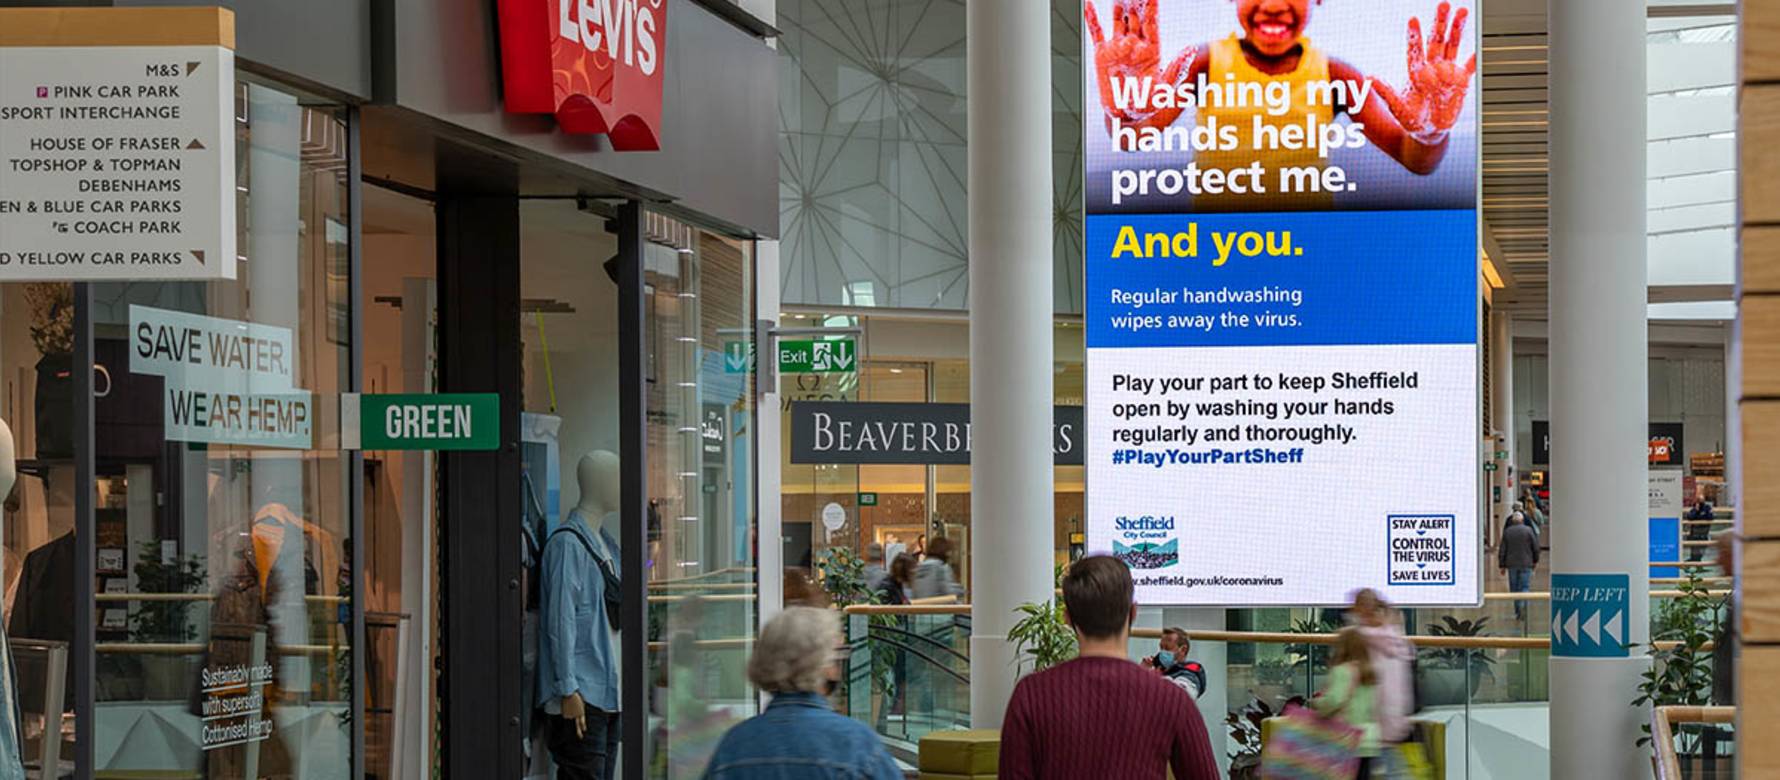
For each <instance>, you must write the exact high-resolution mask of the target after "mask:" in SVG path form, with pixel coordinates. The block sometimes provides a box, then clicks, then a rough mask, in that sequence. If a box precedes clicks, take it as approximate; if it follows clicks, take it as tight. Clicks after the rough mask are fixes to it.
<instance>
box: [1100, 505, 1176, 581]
mask: <svg viewBox="0 0 1780 780" xmlns="http://www.w3.org/2000/svg"><path fill="white" fill-rule="evenodd" d="M1113 531H1114V533H1115V534H1116V535H1117V538H1116V539H1114V540H1113V557H1114V558H1117V559H1119V560H1121V561H1124V562H1125V565H1127V566H1130V567H1131V568H1133V569H1162V568H1166V567H1169V566H1173V565H1175V564H1177V563H1180V539H1178V538H1175V536H1174V516H1173V515H1169V516H1167V517H1159V516H1156V515H1144V516H1142V517H1126V516H1123V515H1121V516H1120V517H1119V518H1118V519H1117V520H1114V521H1113ZM1164 540H1166V541H1164Z"/></svg>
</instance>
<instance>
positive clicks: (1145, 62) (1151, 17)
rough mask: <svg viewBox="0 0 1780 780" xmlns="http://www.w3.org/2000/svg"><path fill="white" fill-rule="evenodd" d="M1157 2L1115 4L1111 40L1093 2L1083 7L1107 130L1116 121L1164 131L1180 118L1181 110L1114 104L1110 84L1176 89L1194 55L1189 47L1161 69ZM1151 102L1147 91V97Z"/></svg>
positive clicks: (1126, 0)
mask: <svg viewBox="0 0 1780 780" xmlns="http://www.w3.org/2000/svg"><path fill="white" fill-rule="evenodd" d="M1156 2H1157V0H1113V5H1112V27H1113V34H1112V37H1111V38H1107V37H1106V34H1105V32H1104V31H1103V30H1102V29H1101V27H1100V15H1099V13H1097V12H1096V11H1095V10H1094V5H1093V3H1084V4H1083V5H1082V14H1083V16H1084V17H1085V21H1086V24H1087V25H1088V39H1089V40H1090V41H1092V42H1093V44H1094V75H1095V77H1096V78H1098V79H1099V81H1100V83H1099V92H1100V106H1101V108H1102V109H1103V110H1104V111H1105V112H1106V118H1107V123H1108V124H1107V128H1108V130H1109V131H1110V130H1111V127H1112V124H1111V123H1112V121H1113V120H1117V121H1118V122H1119V123H1120V124H1121V125H1124V126H1127V127H1132V126H1147V127H1162V126H1165V125H1167V124H1169V123H1171V122H1173V121H1174V120H1175V119H1176V118H1177V117H1179V116H1180V109H1178V108H1163V109H1156V108H1153V107H1151V106H1149V105H1135V104H1129V105H1126V106H1124V107H1120V106H1119V105H1118V104H1117V102H1115V101H1114V98H1113V96H1114V90H1113V89H1112V88H1111V87H1110V86H1109V83H1110V82H1111V81H1112V80H1114V79H1124V78H1126V77H1130V78H1133V79H1143V78H1144V77H1146V76H1147V77H1150V78H1151V79H1152V82H1151V83H1161V84H1166V85H1170V86H1172V85H1174V84H1175V83H1176V82H1178V81H1179V80H1180V79H1182V78H1185V74H1186V72H1187V69H1188V68H1189V67H1190V66H1191V65H1192V62H1193V56H1194V54H1195V51H1194V49H1193V48H1192V47H1188V48H1187V49H1186V50H1184V51H1182V52H1181V53H1180V54H1179V55H1177V56H1176V57H1175V58H1174V60H1173V61H1172V62H1170V63H1169V64H1168V67H1167V68H1166V69H1162V68H1161V63H1162V50H1161V36H1160V35H1159V34H1158V33H1157V32H1156ZM1145 100H1146V101H1147V93H1146V98H1145Z"/></svg>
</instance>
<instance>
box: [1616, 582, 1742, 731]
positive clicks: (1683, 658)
mask: <svg viewBox="0 0 1780 780" xmlns="http://www.w3.org/2000/svg"><path fill="white" fill-rule="evenodd" d="M1676 589H1677V590H1679V591H1681V596H1680V597H1679V598H1675V599H1670V600H1669V601H1668V602H1666V603H1664V604H1663V605H1662V606H1660V607H1658V609H1657V614H1656V618H1655V619H1654V620H1653V621H1652V623H1653V625H1652V626H1651V629H1652V630H1651V643H1650V644H1649V645H1646V647H1647V648H1648V649H1649V651H1650V668H1649V669H1648V670H1645V672H1644V673H1643V675H1642V677H1643V679H1642V680H1640V681H1639V683H1638V696H1637V698H1635V699H1633V700H1632V704H1633V705H1634V706H1637V707H1661V706H1668V705H1682V706H1704V705H1707V704H1711V703H1712V651H1711V650H1709V649H1706V645H1707V644H1708V643H1710V642H1713V641H1714V640H1717V639H1720V638H1722V634H1723V622H1724V606H1725V600H1726V597H1724V596H1714V595H1712V592H1711V591H1710V590H1709V589H1708V588H1707V586H1706V583H1705V582H1704V581H1703V580H1702V579H1701V578H1700V575H1699V571H1698V570H1696V569H1689V570H1687V576H1686V578H1685V579H1683V580H1682V581H1681V582H1680V583H1679V584H1678V585H1677V586H1676ZM1658 642H1674V643H1675V644H1673V645H1664V646H1659V645H1658V644H1657V643H1658ZM1640 728H1642V729H1643V732H1644V734H1643V736H1641V737H1639V738H1638V746H1639V747H1643V746H1645V745H1649V744H1651V735H1650V722H1649V719H1645V720H1644V722H1643V724H1642V725H1641V727H1640ZM1713 728H1715V727H1713V726H1709V725H1707V724H1702V723H1677V724H1675V752H1676V753H1677V754H1678V755H1680V756H1682V757H1687V756H1693V757H1696V758H1697V757H1699V756H1700V754H1701V753H1702V749H1703V742H1704V739H1703V738H1704V736H1705V734H1706V732H1707V731H1708V730H1710V729H1713Z"/></svg>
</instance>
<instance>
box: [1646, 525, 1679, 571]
mask: <svg viewBox="0 0 1780 780" xmlns="http://www.w3.org/2000/svg"><path fill="white" fill-rule="evenodd" d="M1680 560H1681V518H1679V517H1652V518H1650V561H1651V563H1666V562H1668V561H1680ZM1650 576H1652V577H1679V576H1681V570H1680V569H1678V568H1676V567H1674V566H1653V567H1651V569H1650Z"/></svg>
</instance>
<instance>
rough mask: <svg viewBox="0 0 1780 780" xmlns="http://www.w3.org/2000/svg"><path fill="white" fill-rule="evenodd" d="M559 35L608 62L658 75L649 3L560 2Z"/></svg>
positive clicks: (612, 0) (628, 0)
mask: <svg viewBox="0 0 1780 780" xmlns="http://www.w3.org/2000/svg"><path fill="white" fill-rule="evenodd" d="M556 2H557V7H558V8H559V9H561V12H560V14H559V18H558V24H557V34H558V35H560V36H561V37H562V38H563V39H564V40H569V41H575V42H578V43H580V44H581V46H582V47H583V48H585V49H586V50H587V51H589V52H593V53H598V52H600V51H602V50H603V51H604V52H605V55H606V60H607V61H609V62H611V61H617V60H618V59H619V56H620V54H622V55H623V61H624V66H625V67H627V68H628V67H633V66H634V67H636V68H637V69H638V70H641V71H642V72H643V75H645V76H649V75H654V73H655V64H656V63H655V11H656V9H654V8H651V7H650V5H649V3H648V2H647V0H556Z"/></svg>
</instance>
